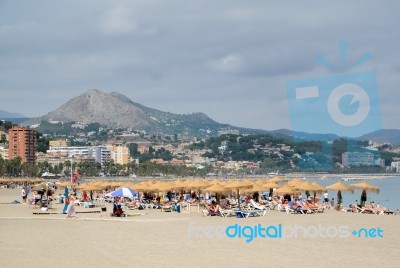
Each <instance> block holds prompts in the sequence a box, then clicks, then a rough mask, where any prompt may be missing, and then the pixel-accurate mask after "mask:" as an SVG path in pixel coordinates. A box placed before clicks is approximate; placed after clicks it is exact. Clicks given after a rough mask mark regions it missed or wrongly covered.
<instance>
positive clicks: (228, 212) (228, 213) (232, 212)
mask: <svg viewBox="0 0 400 268" xmlns="http://www.w3.org/2000/svg"><path fill="white" fill-rule="evenodd" d="M219 213H221V216H222V217H229V216H236V212H235V210H233V209H220V210H219Z"/></svg>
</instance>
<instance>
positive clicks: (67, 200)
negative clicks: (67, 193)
mask: <svg viewBox="0 0 400 268" xmlns="http://www.w3.org/2000/svg"><path fill="white" fill-rule="evenodd" d="M65 204H67V205H69V198H68V197H67V198H65Z"/></svg>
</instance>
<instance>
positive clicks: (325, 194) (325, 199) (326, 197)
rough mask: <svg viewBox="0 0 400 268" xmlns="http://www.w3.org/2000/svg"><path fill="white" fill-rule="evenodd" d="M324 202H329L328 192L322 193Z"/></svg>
mask: <svg viewBox="0 0 400 268" xmlns="http://www.w3.org/2000/svg"><path fill="white" fill-rule="evenodd" d="M324 202H325V204H329V198H328V192H325V193H324Z"/></svg>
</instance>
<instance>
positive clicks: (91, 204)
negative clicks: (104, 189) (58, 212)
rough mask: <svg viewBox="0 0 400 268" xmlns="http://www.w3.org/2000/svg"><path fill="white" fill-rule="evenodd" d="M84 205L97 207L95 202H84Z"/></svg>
mask: <svg viewBox="0 0 400 268" xmlns="http://www.w3.org/2000/svg"><path fill="white" fill-rule="evenodd" d="M83 207H84V208H94V207H96V205H95V204H93V202H83Z"/></svg>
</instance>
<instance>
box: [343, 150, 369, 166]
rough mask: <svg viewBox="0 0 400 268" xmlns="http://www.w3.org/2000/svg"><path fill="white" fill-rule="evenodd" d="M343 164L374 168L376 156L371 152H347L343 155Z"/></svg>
mask: <svg viewBox="0 0 400 268" xmlns="http://www.w3.org/2000/svg"><path fill="white" fill-rule="evenodd" d="M342 164H343V165H345V166H360V165H364V166H373V165H375V159H374V154H373V153H369V152H345V153H343V154H342Z"/></svg>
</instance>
